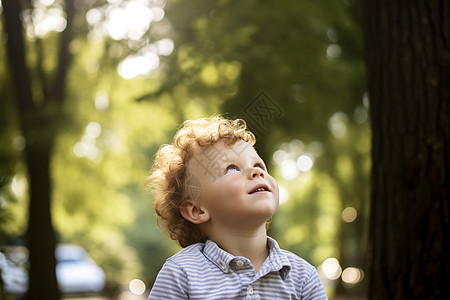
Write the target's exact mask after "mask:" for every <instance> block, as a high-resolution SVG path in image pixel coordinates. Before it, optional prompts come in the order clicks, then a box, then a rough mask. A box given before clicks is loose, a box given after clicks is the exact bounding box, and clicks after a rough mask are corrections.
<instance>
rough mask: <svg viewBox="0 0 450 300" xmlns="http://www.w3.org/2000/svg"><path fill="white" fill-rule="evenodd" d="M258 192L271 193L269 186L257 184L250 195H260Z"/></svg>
mask: <svg viewBox="0 0 450 300" xmlns="http://www.w3.org/2000/svg"><path fill="white" fill-rule="evenodd" d="M258 192H270V189H269V187H268V186H267V184H263V183H260V184H257V185H256V186H255V187H253V189H252V190H251V191H250V193H249V194H253V193H258Z"/></svg>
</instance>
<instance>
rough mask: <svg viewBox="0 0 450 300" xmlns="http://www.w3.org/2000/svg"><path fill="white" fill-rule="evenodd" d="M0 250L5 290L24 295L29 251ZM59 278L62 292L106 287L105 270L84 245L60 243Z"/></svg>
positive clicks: (57, 257)
mask: <svg viewBox="0 0 450 300" xmlns="http://www.w3.org/2000/svg"><path fill="white" fill-rule="evenodd" d="M3 252H4V253H1V252H0V268H1V275H2V280H3V284H4V289H5V291H7V292H10V293H12V294H24V293H25V292H26V291H27V289H28V273H27V263H28V250H27V249H26V248H24V247H21V246H20V247H8V248H5V249H3ZM55 257H56V277H57V279H58V284H59V289H60V290H61V292H62V293H98V292H101V291H102V290H103V288H104V287H105V273H104V272H103V270H102V269H101V268H100V267H99V266H97V265H96V264H95V262H94V261H93V260H92V258H91V257H90V256H89V254H88V253H87V252H86V250H84V248H83V247H81V246H77V245H58V246H57V247H56V250H55Z"/></svg>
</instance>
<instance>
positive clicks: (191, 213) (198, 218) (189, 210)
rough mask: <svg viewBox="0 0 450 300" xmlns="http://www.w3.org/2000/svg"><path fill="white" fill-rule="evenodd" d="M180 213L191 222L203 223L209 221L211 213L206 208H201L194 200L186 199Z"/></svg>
mask: <svg viewBox="0 0 450 300" xmlns="http://www.w3.org/2000/svg"><path fill="white" fill-rule="evenodd" d="M180 213H181V215H182V216H183V218H185V219H186V220H188V221H189V222H191V223H194V224H202V223H205V222H207V221H209V218H210V216H209V213H208V212H207V211H205V210H204V209H202V208H200V207H199V206H198V205H197V204H196V203H194V201H192V200H185V201H183V203H181V206H180Z"/></svg>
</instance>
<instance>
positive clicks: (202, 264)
mask: <svg viewBox="0 0 450 300" xmlns="http://www.w3.org/2000/svg"><path fill="white" fill-rule="evenodd" d="M268 246H269V249H270V254H269V257H268V258H267V259H266V261H265V262H264V264H263V265H262V267H261V268H260V269H259V271H258V273H257V274H255V270H254V269H253V266H252V264H251V262H250V261H249V260H248V259H247V258H245V257H240V256H236V257H235V256H233V255H231V254H229V253H227V252H225V251H224V250H222V249H221V248H219V247H218V246H217V244H216V243H214V242H213V241H211V240H208V241H206V243H198V244H194V245H191V246H189V247H186V248H185V249H183V250H181V251H180V252H178V253H177V254H175V255H174V256H172V257H171V258H169V259H168V260H167V261H166V263H165V264H164V266H163V267H162V269H161V271H160V272H159V274H158V277H157V278H156V281H155V284H154V285H153V288H152V290H151V292H150V296H149V298H148V299H149V300H153V299H177V300H179V299H198V300H206V299H207V300H209V299H221V300H224V299H327V296H326V294H325V291H324V289H323V286H322V283H321V282H320V279H319V276H318V274H317V271H316V269H315V268H314V267H313V266H311V265H310V264H309V263H307V262H306V261H305V260H304V259H302V258H300V257H298V256H297V255H295V254H293V253H291V252H289V251H286V250H282V249H280V247H279V246H278V244H277V242H276V241H275V240H274V239H272V238H270V237H268Z"/></svg>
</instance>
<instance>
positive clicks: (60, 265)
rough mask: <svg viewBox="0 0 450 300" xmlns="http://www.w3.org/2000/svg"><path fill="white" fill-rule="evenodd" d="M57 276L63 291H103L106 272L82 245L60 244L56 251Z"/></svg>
mask: <svg viewBox="0 0 450 300" xmlns="http://www.w3.org/2000/svg"><path fill="white" fill-rule="evenodd" d="M55 256H56V261H57V263H56V277H57V278H58V284H59V288H60V290H61V292H63V293H86V292H101V291H102V290H103V288H104V287H105V273H104V272H103V270H102V269H101V268H100V267H99V266H97V265H96V264H95V262H94V261H93V260H92V258H91V257H90V256H89V254H87V252H86V250H84V248H83V247H81V246H76V245H58V246H57V247H56V251H55Z"/></svg>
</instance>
